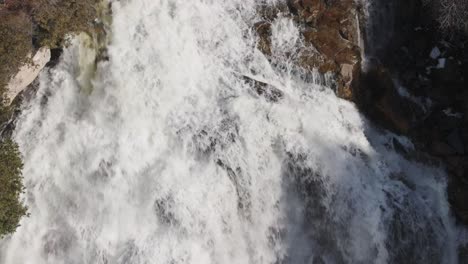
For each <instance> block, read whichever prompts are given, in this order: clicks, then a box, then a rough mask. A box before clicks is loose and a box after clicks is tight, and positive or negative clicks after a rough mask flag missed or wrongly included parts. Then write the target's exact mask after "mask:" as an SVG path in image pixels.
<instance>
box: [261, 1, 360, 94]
mask: <svg viewBox="0 0 468 264" xmlns="http://www.w3.org/2000/svg"><path fill="white" fill-rule="evenodd" d="M287 7H288V9H287V8H285V6H283V5H279V6H270V7H268V6H263V7H262V8H261V9H260V10H259V11H258V12H259V13H261V14H263V15H262V17H263V18H264V19H265V20H264V21H260V22H258V23H256V24H255V25H254V29H255V32H256V33H257V35H258V37H259V41H258V43H257V48H258V49H259V50H260V51H261V52H262V53H264V54H265V55H266V56H267V57H270V56H271V55H272V51H271V22H272V21H273V20H274V19H276V18H277V17H278V15H277V14H279V13H281V14H283V16H290V17H291V18H293V20H294V21H295V22H296V23H297V25H298V27H299V29H300V31H301V35H302V39H303V41H304V46H303V47H302V48H301V49H300V50H299V51H298V52H297V54H298V56H297V57H293V58H291V60H292V61H293V62H295V64H296V65H297V66H298V67H300V68H302V69H304V70H306V71H312V70H318V72H319V73H321V74H325V73H329V74H332V75H333V76H334V77H335V81H336V84H337V85H336V90H335V91H336V93H337V95H338V96H339V97H341V98H344V99H348V100H353V99H354V90H355V87H356V86H357V83H358V81H359V76H360V72H361V50H362V47H361V46H360V45H361V43H362V42H361V40H360V35H361V32H360V30H361V28H360V25H359V24H360V23H359V18H360V12H359V10H358V5H357V4H356V2H355V1H353V0H342V1H326V0H288V2H287ZM275 12H276V15H274V14H275Z"/></svg>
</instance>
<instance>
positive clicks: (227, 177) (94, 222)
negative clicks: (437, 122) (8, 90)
mask: <svg viewBox="0 0 468 264" xmlns="http://www.w3.org/2000/svg"><path fill="white" fill-rule="evenodd" d="M273 2H274V0H269V1H257V0H190V1H187V0H126V1H115V2H114V3H113V6H112V9H113V22H112V26H111V36H110V37H111V41H110V44H109V46H108V56H109V60H108V61H101V62H100V63H99V64H98V65H97V68H96V73H95V74H94V75H92V79H91V80H90V82H88V84H89V85H91V88H89V87H88V85H86V87H83V82H82V81H81V79H82V78H83V75H82V73H83V72H86V71H85V70H83V67H84V66H83V65H82V64H80V61H83V56H84V53H86V52H85V51H86V49H85V48H84V47H83V44H82V42H80V38H76V39H75V40H74V41H73V44H72V45H71V47H69V48H67V49H66V50H65V53H64V55H63V57H62V60H61V62H60V63H59V65H58V66H56V67H55V68H54V69H52V70H50V71H45V72H43V73H42V74H41V76H40V81H41V84H40V87H39V90H38V92H37V95H36V96H35V97H34V98H33V99H32V100H30V101H29V102H28V103H27V104H25V105H24V106H23V108H24V110H23V113H22V115H21V117H20V118H19V120H18V123H17V128H16V130H15V133H14V138H15V140H16V141H17V142H18V143H19V145H20V149H21V152H22V154H23V157H24V164H25V166H24V181H25V186H26V193H25V194H24V199H25V202H26V204H27V205H28V207H29V213H30V216H29V217H26V218H24V219H23V220H22V221H21V226H20V227H19V228H18V230H17V232H16V233H15V234H14V235H12V236H11V237H7V238H5V239H4V240H3V241H1V242H0V263H4V264H45V263H63V264H82V263H93V264H94V263H96V264H114V263H117V264H118V263H121V264H124V263H125V264H127V263H128V264H143V263H167V264H182V263H200V264H209V263H213V264H215V263H233V264H234V263H239V264H246V263H252V264H260V263H271V264H279V263H312V264H319V263H327V264H328V263H425V264H426V263H456V261H457V260H456V234H455V233H456V229H455V227H454V223H453V220H452V218H451V216H450V212H449V206H448V203H447V198H446V193H445V186H446V182H445V174H444V172H443V170H441V169H439V168H435V167H429V166H427V165H423V164H420V163H417V162H415V161H408V160H406V159H405V158H403V157H402V156H401V155H400V154H398V153H397V152H396V151H395V146H400V148H401V146H404V147H406V148H408V149H411V148H412V146H411V143H410V142H409V141H408V140H406V139H405V138H400V137H397V136H395V135H392V134H390V133H388V132H386V131H382V130H378V129H376V128H374V127H373V126H372V125H371V124H370V123H369V122H368V121H367V120H365V118H364V117H363V116H362V115H361V114H360V113H359V112H358V111H357V109H356V107H355V106H354V105H353V104H352V103H350V102H347V101H344V100H341V99H338V98H337V97H336V96H335V95H334V93H333V91H332V90H331V89H329V88H327V87H325V86H322V85H319V84H317V83H318V82H314V81H313V79H312V80H310V78H303V76H301V75H302V74H303V73H301V72H300V71H297V70H294V67H293V65H292V62H290V61H289V60H288V59H287V58H288V57H287V56H286V55H285V54H291V53H294V52H295V50H297V47H299V46H300V45H303V43H302V40H301V37H300V35H299V31H298V29H297V26H296V25H295V23H294V22H293V21H292V20H291V19H290V18H288V17H286V16H281V15H280V16H279V17H278V18H277V19H276V20H275V21H273V27H272V29H273V30H272V32H273V36H272V53H273V55H272V57H273V58H274V59H273V60H268V59H267V58H266V57H265V56H264V55H263V54H262V53H261V52H260V51H258V49H257V48H256V43H257V41H258V39H257V37H256V36H255V34H254V32H253V30H252V27H253V25H254V23H256V22H258V21H259V20H260V17H259V16H258V15H257V13H256V10H258V6H259V5H261V4H272V3H273ZM251 80H256V81H259V82H263V83H266V84H267V85H266V86H265V87H266V88H265V89H266V92H264V93H263V94H259V93H258V92H256V90H255V89H256V88H255V85H258V82H255V81H251ZM306 80H308V81H306ZM272 91H275V92H274V93H273V92H272ZM272 94H274V95H276V98H274V99H275V100H272V99H271V98H270V97H269V96H271V95H272Z"/></svg>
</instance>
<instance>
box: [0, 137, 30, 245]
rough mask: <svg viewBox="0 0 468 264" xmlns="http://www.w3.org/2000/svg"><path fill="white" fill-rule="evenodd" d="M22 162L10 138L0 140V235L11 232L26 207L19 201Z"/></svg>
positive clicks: (21, 186)
mask: <svg viewBox="0 0 468 264" xmlns="http://www.w3.org/2000/svg"><path fill="white" fill-rule="evenodd" d="M22 168H23V163H22V161H21V158H20V153H19V151H18V146H17V145H16V144H15V143H14V142H13V141H12V140H9V139H8V140H3V141H0V237H2V236H4V235H6V234H9V233H13V232H14V231H15V229H16V227H17V226H18V223H19V220H20V219H21V217H23V216H24V215H25V214H26V210H27V208H26V207H25V206H24V205H23V204H22V203H21V202H20V201H19V198H20V194H21V193H22V192H23V189H24V187H23V183H22V176H21V170H22Z"/></svg>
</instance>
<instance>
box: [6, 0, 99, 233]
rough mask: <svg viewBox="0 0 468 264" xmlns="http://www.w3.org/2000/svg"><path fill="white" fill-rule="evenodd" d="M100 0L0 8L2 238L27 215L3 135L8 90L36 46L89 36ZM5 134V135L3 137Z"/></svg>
mask: <svg viewBox="0 0 468 264" xmlns="http://www.w3.org/2000/svg"><path fill="white" fill-rule="evenodd" d="M98 2H99V1H98V0H6V1H5V3H4V5H3V6H2V5H1V4H0V21H2V22H1V23H0V35H1V36H2V37H1V39H0V237H2V236H3V235H6V234H9V233H12V232H14V231H15V229H16V227H17V226H18V223H19V220H20V219H21V217H22V216H24V215H25V214H26V207H25V206H24V205H23V204H22V203H21V202H20V200H19V196H20V194H21V192H22V191H23V184H22V174H21V170H22V166H23V165H22V161H21V158H20V153H19V150H18V146H17V145H16V143H15V142H13V141H12V140H11V139H9V138H7V137H6V136H5V134H4V133H1V132H2V130H3V129H4V127H5V126H4V124H5V123H6V122H8V120H9V119H10V117H11V113H12V106H10V105H9V103H10V102H8V101H7V100H6V98H5V97H6V96H5V95H6V89H7V88H6V87H7V85H8V82H9V81H10V79H11V78H12V77H13V76H14V75H15V74H16V73H17V72H18V70H19V68H20V67H21V66H22V65H24V64H26V63H32V62H31V55H32V54H33V53H34V51H35V50H36V49H38V48H39V47H43V46H47V47H49V48H59V47H61V46H63V45H65V44H66V36H67V35H70V34H76V33H80V32H88V33H89V32H91V31H92V29H93V23H94V20H95V18H96V16H97V11H96V9H97V8H96V6H97V4H98ZM2 134H3V135H2Z"/></svg>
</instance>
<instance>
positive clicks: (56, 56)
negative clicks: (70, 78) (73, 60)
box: [45, 48, 63, 68]
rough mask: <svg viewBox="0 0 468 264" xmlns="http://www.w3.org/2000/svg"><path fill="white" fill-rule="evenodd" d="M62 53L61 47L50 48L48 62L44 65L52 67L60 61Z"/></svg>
mask: <svg viewBox="0 0 468 264" xmlns="http://www.w3.org/2000/svg"><path fill="white" fill-rule="evenodd" d="M62 54H63V48H55V49H51V50H50V60H49V62H48V63H47V64H46V65H45V67H49V68H53V67H55V66H57V64H58V63H59V62H60V57H61V56H62Z"/></svg>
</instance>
